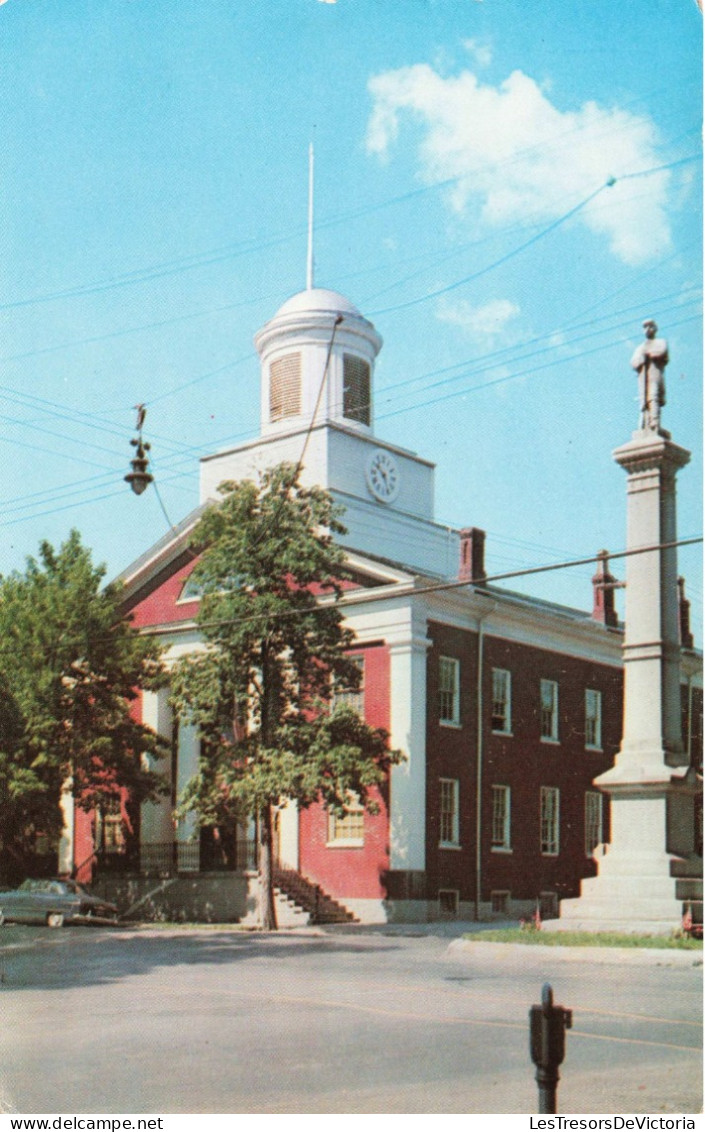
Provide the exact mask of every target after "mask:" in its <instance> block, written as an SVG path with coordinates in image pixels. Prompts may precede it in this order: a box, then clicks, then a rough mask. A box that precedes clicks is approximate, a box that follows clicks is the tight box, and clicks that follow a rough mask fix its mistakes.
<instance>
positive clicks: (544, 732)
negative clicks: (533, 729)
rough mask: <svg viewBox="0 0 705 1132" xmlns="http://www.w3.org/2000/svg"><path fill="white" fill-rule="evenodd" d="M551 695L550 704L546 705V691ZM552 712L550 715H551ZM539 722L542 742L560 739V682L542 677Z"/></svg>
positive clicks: (552, 741)
mask: <svg viewBox="0 0 705 1132" xmlns="http://www.w3.org/2000/svg"><path fill="white" fill-rule="evenodd" d="M545 692H548V693H549V696H550V700H551V703H550V706H549V707H546V706H545V705H544V693H545ZM549 713H550V715H549ZM539 724H540V727H541V742H542V743H557V742H558V741H559V740H558V682H557V681H556V680H544V679H543V678H542V679H541V684H540V688H539Z"/></svg>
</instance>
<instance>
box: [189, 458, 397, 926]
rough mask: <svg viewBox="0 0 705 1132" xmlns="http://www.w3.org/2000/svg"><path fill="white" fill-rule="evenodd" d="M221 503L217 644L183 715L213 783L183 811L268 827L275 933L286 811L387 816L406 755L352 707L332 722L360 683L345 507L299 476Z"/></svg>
mask: <svg viewBox="0 0 705 1132" xmlns="http://www.w3.org/2000/svg"><path fill="white" fill-rule="evenodd" d="M220 492H221V494H222V495H223V499H222V501H221V502H220V503H218V504H215V505H213V506H211V507H209V508H208V510H207V511H206V512H205V514H204V515H203V518H202V519H201V521H200V523H199V526H198V528H197V530H196V532H195V534H194V546H195V547H196V548H197V549H198V550H200V551H202V556H201V558H200V561H199V562H198V564H197V566H196V567H195V569H194V572H193V578H194V580H195V581H196V583H197V584H198V586H199V587H200V591H201V605H200V610H199V614H198V622H199V625H200V628H201V630H202V632H203V635H204V637H205V640H206V642H207V646H206V648H205V649H203V650H202V651H200V652H198V653H195V654H192V655H191V656H189V657H187V658H185V659H183V660H182V661H181V662H180V663H179V664H178V665H177V666H176V667H175V669H174V671H173V673H172V699H173V703H174V707H175V709H176V711H177V713H178V715H179V716H180V717H182V718H188V719H189V720H190V721H191V722H192V723H193V724H195V725H196V726H197V727H198V728H199V731H200V734H201V738H202V747H201V752H202V753H201V767H200V772H199V774H198V775H196V776H195V777H194V778H193V779H192V781H191V783H190V784H189V786H188V787H187V789H186V791H185V793H184V795H183V797H182V799H181V804H180V810H181V812H182V813H185V812H188V811H189V810H194V811H196V813H197V814H198V816H199V819H200V822H201V824H202V825H206V826H207V825H212V826H218V825H223V826H227V825H228V824H231V823H232V821H233V819H235V818H239V819H240V820H242V819H243V818H244V817H245V816H246V815H256V817H257V827H258V834H259V858H260V885H261V891H262V894H263V908H262V923H263V927H264V928H266V929H268V930H270V929H275V928H276V926H277V924H276V911H275V906H274V896H273V877H272V827H273V808H274V807H275V806H277V805H278V804H279V803H280V802H281V800H282V798H287V799H295V800H296V801H297V802H298V803H299V805H300V806H302V807H306V806H309V805H310V804H311V803H312V802H315V801H322V802H323V803H324V804H325V805H327V806H328V807H329V808H331V809H332V810H333V811H334V812H336V813H338V814H342V813H343V812H344V808H345V806H346V804H349V802H350V797H351V794H352V795H356V796H357V798H359V800H360V802H361V803H362V805H364V806H365V807H366V808H367V809H368V810H371V811H374V810H376V809H377V805H376V802H375V800H374V790H373V787H375V786H379V785H380V784H383V783H384V782H385V780H386V776H387V773H388V770H389V767H390V766H391V765H392V764H393V763H394V762H398V761H399V759H400V758H401V754H400V752H397V751H390V750H389V749H388V747H387V736H386V734H385V733H384V732H383V731H381V730H378V729H374V728H371V727H368V726H367V725H366V724H365V723H364V722H363V721H362V720H361V719H360V718H359V716H358V715H357V714H356V713H355V712H354V711H352V710H351V709H350V708H349V707H345V706H338V707H336V709H335V710H334V711H331V710H330V704H331V698H332V693H333V689H334V688H339V689H341V690H354V689H356V688H357V687H358V686H359V680H360V672H359V669H358V667H357V665H356V664H355V663H354V662H353V661H352V660H351V659H350V657H349V656H348V655H347V651H346V650H348V649H349V648H350V646H351V644H352V642H353V640H354V637H353V634H352V633H351V631H350V630H349V629H347V628H345V627H344V625H343V615H342V613H341V611H340V609H339V607H338V604H337V603H338V599H339V598H340V596H341V594H342V586H341V583H342V581H343V580H344V579H345V577H346V570H345V558H344V554H343V551H342V550H341V548H340V547H339V546H337V545H336V544H335V542H334V541H333V536H334V535H336V534H342V533H344V531H345V528H344V527H343V526H342V525H341V523H340V521H339V515H340V511H341V509H340V508H338V507H337V506H336V505H335V504H334V503H333V501H332V500H331V498H330V496H329V495H328V494H327V493H326V492H325V491H323V490H321V489H320V488H315V487H314V488H304V487H302V486H301V484H300V483H299V479H298V475H297V472H296V470H295V469H294V467H293V466H291V465H288V464H282V465H280V466H279V467H277V468H274V469H272V470H270V471H268V472H266V473H265V474H264V475H263V476H262V479H261V481H260V483H259V484H255V483H253V482H251V481H249V480H245V481H243V482H241V483H225V484H222V485H221V488H220Z"/></svg>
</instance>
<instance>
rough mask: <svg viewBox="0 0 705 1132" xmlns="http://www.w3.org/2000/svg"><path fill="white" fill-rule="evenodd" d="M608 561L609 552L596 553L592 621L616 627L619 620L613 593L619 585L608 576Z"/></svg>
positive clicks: (613, 578)
mask: <svg viewBox="0 0 705 1132" xmlns="http://www.w3.org/2000/svg"><path fill="white" fill-rule="evenodd" d="M609 560H610V557H609V551H607V550H600V551H598V554H597V570H596V572H595V574H594V575H593V579H592V619H593V621H599V622H600V624H601V625H610V626H616V625H617V624H618V620H619V619H618V617H617V611H616V609H615V607H614V591H615V588H616V587H617V586H619V585H621V583H620V582H618V581H617V579H616V578H615V577H614V575H613V574H610V571H609Z"/></svg>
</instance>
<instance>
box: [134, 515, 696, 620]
mask: <svg viewBox="0 0 705 1132" xmlns="http://www.w3.org/2000/svg"><path fill="white" fill-rule="evenodd" d="M702 541H703V537H702V535H699V536H697V537H694V538H685V539H676V540H674V541H673V542H661V543H652V544H651V545H649V546H639V547H635V548H633V549H631V550H621V551H617V552H616V553H615V554H610V555H609V560H610V562H611V561H613V560H614V559H617V558H631V557H633V556H635V555H638V554H653V553H654V552H656V551H662V550H674V549H676V548H677V547H682V546H694V545H696V544H698V543H702ZM596 561H597V556H596V555H595V554H592V555H590V556H589V557H588V558H573V559H570V560H569V561H567V562H552V563H550V564H549V565H546V566H531V567H528V568H527V569H524V570H508V571H506V572H504V573H501V574H491V575H489V576H488V577H486V578H484V579H483V580H482V582H478V581H474V582H472V581H466V580H463V581H460V580H459V579H457V578H455V579H453V581H450V582H431V583H429V584H428V585H422V586H417V585H415V584H414V583H413V581H412V582H411V583H410V584H409V585H408V586H406V587H405V588H404V589H403V590H402V591H400V592H399V591H398V592H397V593H394V594H390V593H389V592H388V590H387V587H380V589H384V590H385V591H386V592H383V593H382V592H379V590H377V589H374V590H372V591H369V590H366V591H365V592H364V593H360V591H358V590H347V591H346V593H345V595H344V596H343V597H342V598H340V599H336V598H333V599H332V600H334V601H335V602H336V604H339V607H340V608H342V609H346V608H347V607H348V606H350V605H371V604H374V603H377V602H381V601H391V600H393V599H394V598H397V597H421V596H423V595H425V594H436V593H443V592H448V591H452V590H461V589H470V588H472V589H473V590H474V591H475V592H479V593H483V592H484V591H485V589H486V588H487V587H488V586H489V585H491V584H492V583H495V582H503V581H508V580H509V579H512V578H526V577H530V576H533V575H536V574H547V573H551V572H555V571H556V570H566V569H569V568H571V567H573V566H586V565H589V564H590V565H594V564H595V562H596ZM393 584H394V583H392V585H393ZM500 596H506V597H509V596H512V595H511V593H504V594H502V595H500ZM521 596H526V597H529V595H521ZM529 600H532V599H531V598H530V597H529ZM536 600H537V599H536ZM330 601H331V599H330V598H328V597H327V595H323V600H322V601H320V602H316V603H315V604H312V605H310V606H306V607H304V608H302V609H290V610H286V611H284V612H282V613H278V614H276V616H274V617H273V616H272V614H271V613H258V614H248V615H247V616H245V617H227V618H223V619H222V620H218V619H216V620H213V621H199V622H198V626H199V628H201V629H211V628H218V626H220V625H247V624H251V623H255V622H258V621H271V620H276V621H279V620H288V619H290V618H293V617H305V616H308V615H309V614H310V613H315V612H316V611H317V610H320V609H325V608H326V606H327V605H329V604H330ZM187 625H188V623H179V629H184V628H186V627H187ZM150 631H151V632H153V633H155V634H156V633H159V632H163V631H164V626H162V627H161V628H160V627H159V626H154V628H153V629H151V630H150Z"/></svg>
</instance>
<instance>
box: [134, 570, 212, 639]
mask: <svg viewBox="0 0 705 1132" xmlns="http://www.w3.org/2000/svg"><path fill="white" fill-rule="evenodd" d="M195 565H196V560H195V559H192V560H190V561H188V562H186V563H185V564H184V565H183V566H181V567H180V568H179V569H178V570H175V571H174V572H173V573H171V574H170V573H169V571H168V570H167V571H164V574H163V576H161V577H158V578H157V579H156V582H155V586H154V589H152V590H151V592H150V593H148V594H147V595H146V596H145V597H143V598H142V599H141V600H138V601H137V603H136V604H135V605H134V606H132V607H131V609H130V613H131V614H132V624H133V625H134V626H135V628H137V629H141V628H144V627H146V626H149V625H163V624H165V623H167V622H173V621H191V620H193V618H194V617H195V616H196V614H197V613H198V601H197V600H196V601H184V602H183V603H179V604H177V602H178V599H179V595H180V594H181V591H182V590H183V588H184V584H185V582H186V579H187V578H188V576H189V574H190V573H191V571H192V570H193V568H194V567H195Z"/></svg>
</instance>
